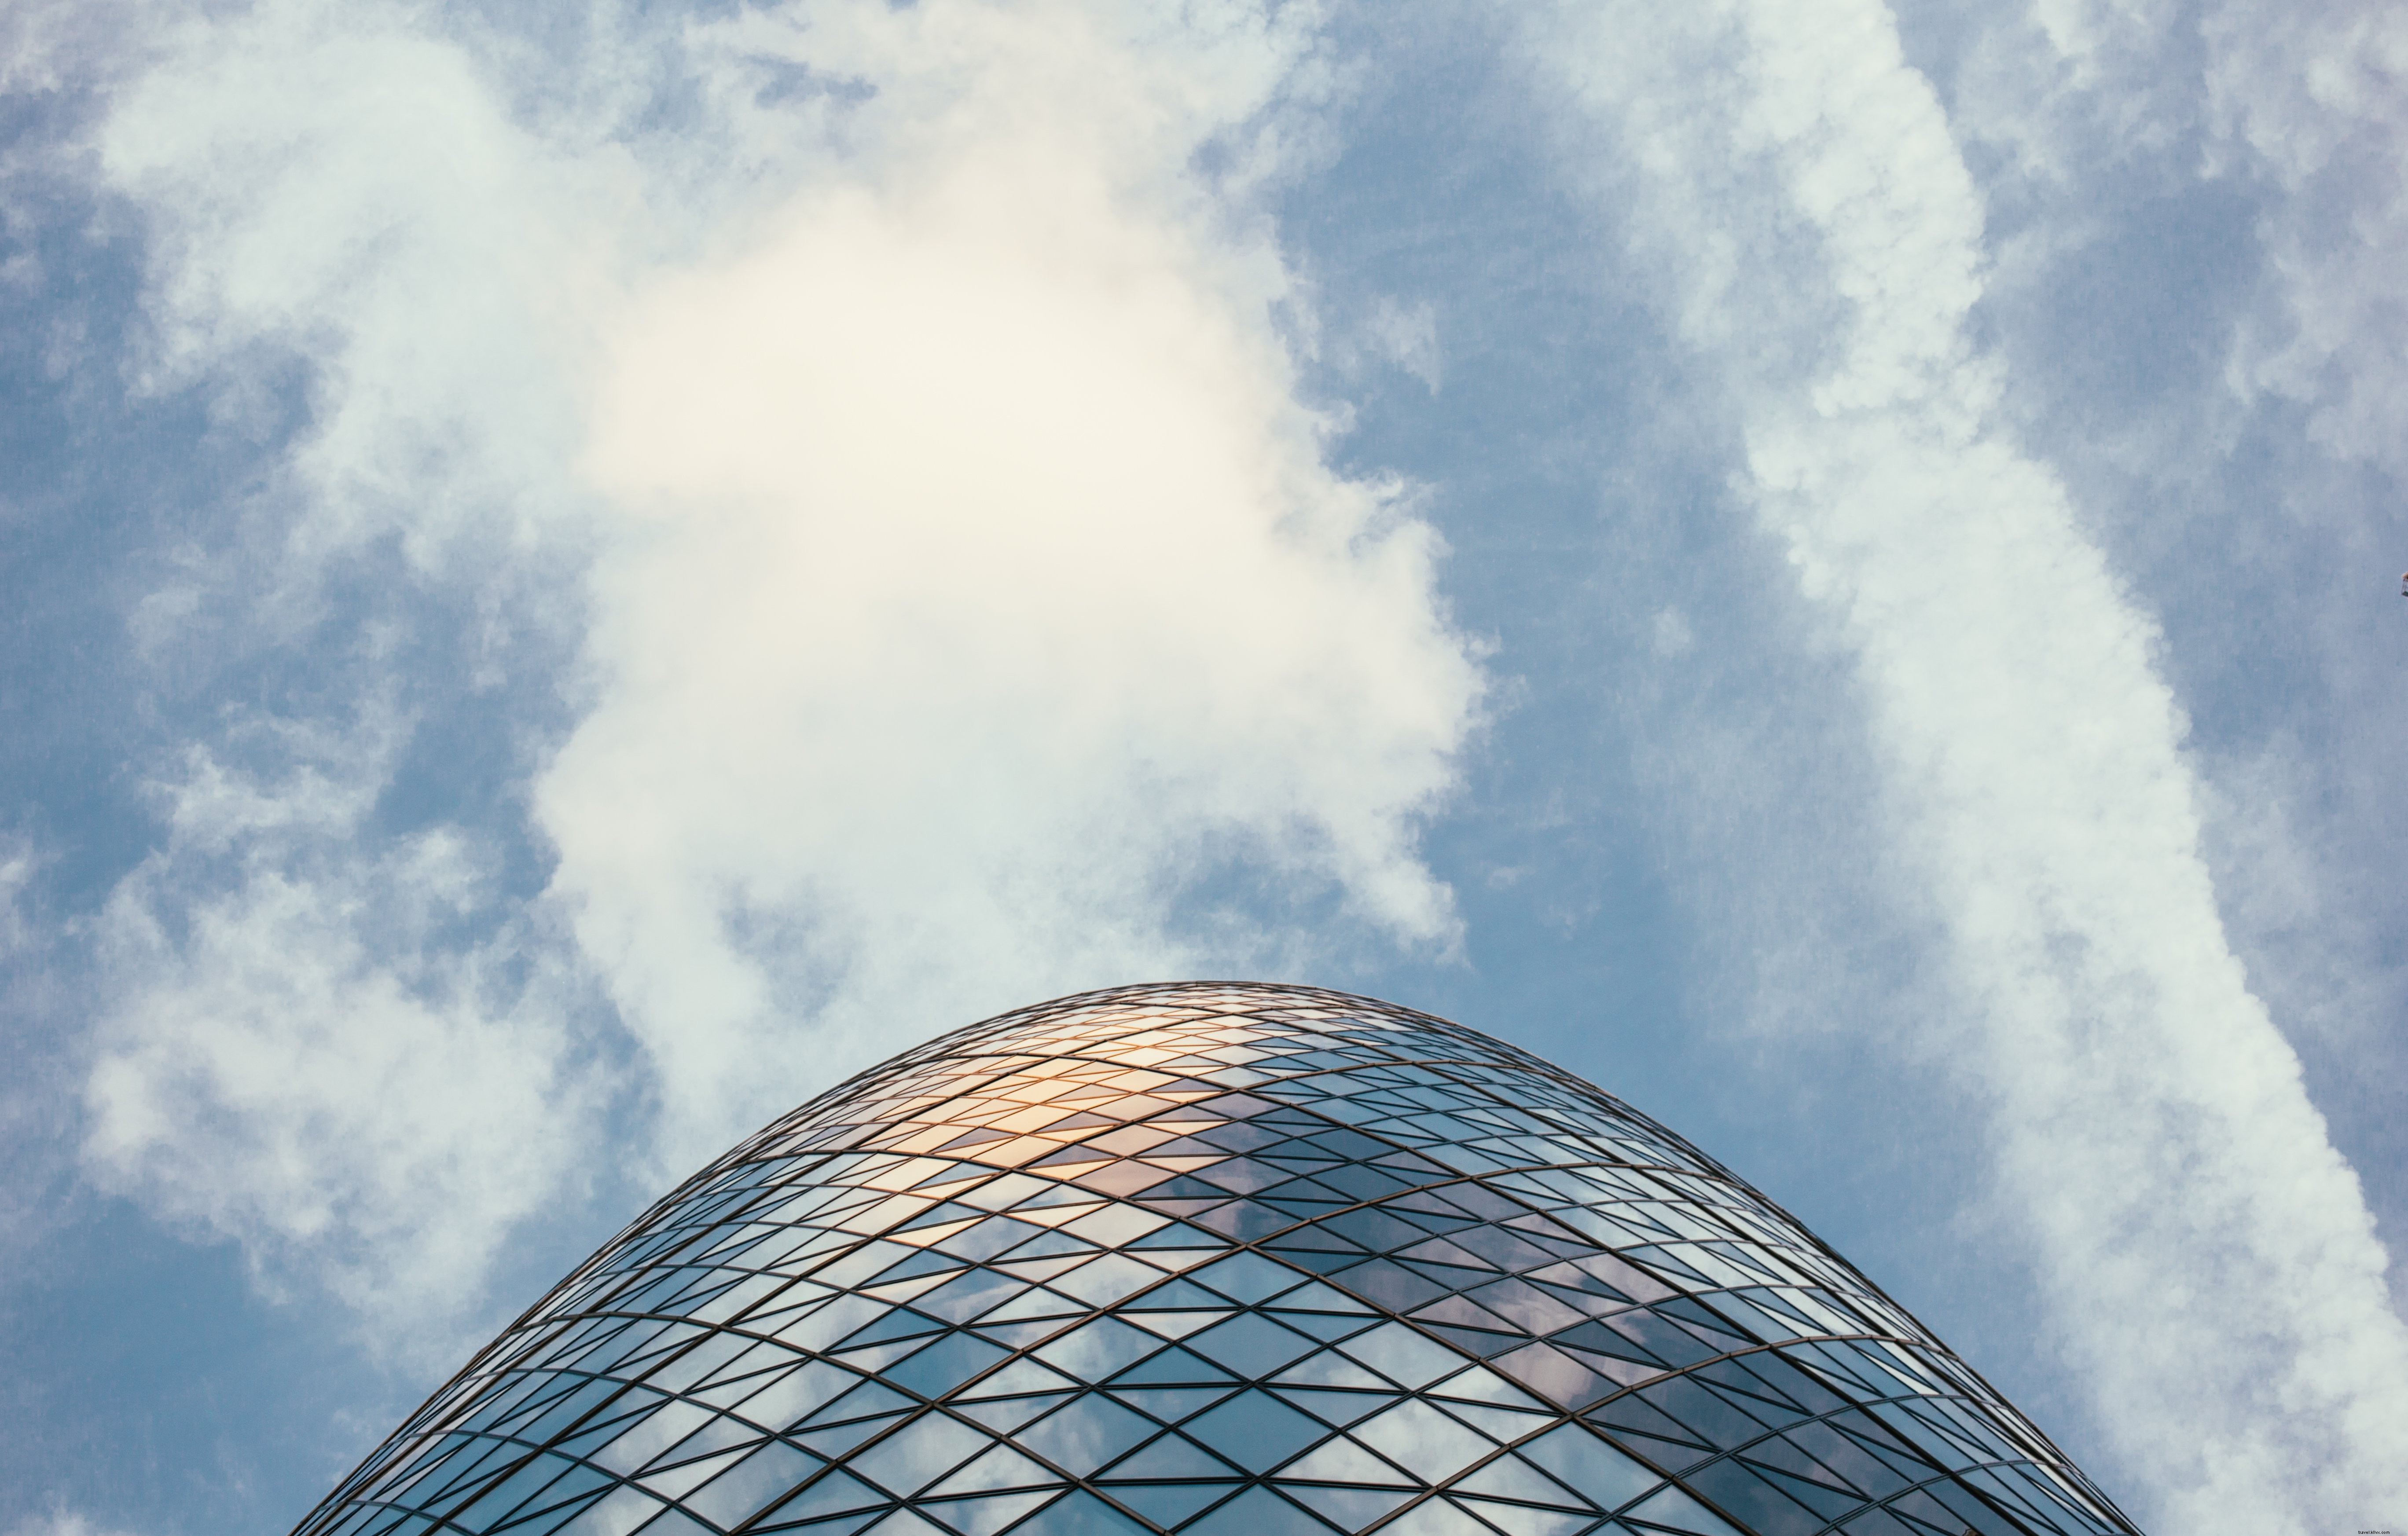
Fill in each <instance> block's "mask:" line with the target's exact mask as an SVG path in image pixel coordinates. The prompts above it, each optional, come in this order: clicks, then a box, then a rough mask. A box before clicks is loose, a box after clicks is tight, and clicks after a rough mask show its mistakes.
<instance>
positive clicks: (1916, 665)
mask: <svg viewBox="0 0 2408 1536" xmlns="http://www.w3.org/2000/svg"><path fill="white" fill-rule="evenodd" d="M1530 52H1531V56H1532V58H1533V60H1534V66H1535V67H1536V68H1537V69H1538V70H1539V71H1540V72H1541V74H1542V75H1543V76H1545V77H1548V78H1550V79H1552V81H1553V82H1554V84H1555V89H1557V90H1559V91H1560V92H1561V93H1563V96H1564V98H1565V100H1566V101H1567V104H1568V108H1570V110H1571V111H1573V112H1574V113H1576V114H1577V122H1578V124H1579V125H1578V126H1576V127H1574V128H1571V129H1570V130H1569V131H1568V144H1569V149H1568V154H1569V155H1570V164H1571V165H1573V167H1574V169H1573V172H1572V174H1574V175H1575V176H1576V177H1580V178H1581V179H1584V180H1586V182H1587V183H1588V184H1589V185H1591V186H1592V187H1594V188H1596V189H1597V190H1598V194H1599V195H1600V196H1602V197H1605V198H1608V199H1612V200H1613V201H1614V202H1615V203H1616V204H1617V205H1618V206H1619V207H1620V208H1622V209H1623V211H1624V215H1625V217H1626V218H1627V231H1628V238H1629V240H1630V241H1631V243H1632V245H1633V247H1634V248H1635V249H1636V250H1637V251H1639V253H1640V258H1641V261H1642V262H1645V263H1647V264H1649V265H1650V266H1652V269H1653V270H1654V271H1655V272H1656V274H1657V281H1658V282H1659V283H1660V284H1661V293H1662V302H1663V303H1664V304H1665V306H1666V307H1667V309H1669V311H1670V313H1671V314H1672V315H1673V316H1674V317H1675V319H1676V323H1677V324H1678V326H1679V330H1680V333H1681V334H1682V335H1683V337H1684V338H1685V339H1686V340H1687V341H1688V343H1689V344H1690V345H1691V346H1692V347H1693V348H1694V349H1695V351H1696V353H1697V355H1698V356H1699V360H1700V363H1701V365H1702V366H1706V367H1708V368H1711V369H1713V372H1714V377H1715V380H1716V382H1717V384H1718V385H1719V387H1720V388H1721V389H1722V390H1723V391H1725V392H1726V393H1727V397H1728V398H1729V399H1730V400H1731V402H1732V409H1734V411H1735V412H1736V417H1737V422H1738V427H1739V430H1740V432H1741V434H1742V438H1743V440H1744V445H1745V455H1746V481H1745V494H1746V495H1748V497H1749V498H1750V499H1751V500H1752V501H1753V503H1754V505H1755V507H1756V512H1757V516H1758V517H1759V519H1760V520H1761V522H1762V523H1763V524H1764V525H1765V526H1766V527H1767V528H1768V530H1770V531H1771V532H1773V533H1774V534H1776V535H1777V536H1778V537H1779V538H1782V539H1783V540H1784V541H1785V544H1786V546H1787V548H1788V550H1789V553H1790V559H1791V561H1792V563H1793V565H1794V566H1795V567H1796V568H1797V571H1798V575H1799V581H1800V583H1801V585H1802V586H1803V588H1804V590H1805V592H1806V593H1807V595H1808V596H1810V597H1811V598H1813V599H1814V600H1816V601H1817V602H1818V603H1820V604H1822V605H1825V606H1827V607H1828V608H1829V609H1830V610H1832V611H1834V612H1835V614H1836V615H1838V616H1839V618H1840V619H1841V621H1842V625H1843V631H1844V634H1845V635H1846V637H1847V639H1848V640H1849V642H1850V644H1851V646H1852V649H1853V650H1854V653H1855V654H1856V660H1857V667H1858V672H1859V679H1860V682H1861V686H1862V689H1863V693H1864V696H1865V698H1866V701H1867V708H1868V711H1869V717H1870V719H1869V724H1870V728H1871V731H1872V733H1873V737H1874V741H1875V745H1876V749H1877V751H1878V752H1879V754H1880V755H1881V757H1882V759H1883V760H1884V763H1885V772H1886V777H1887V780H1888V785H1889V790H1888V792H1889V795H1890V796H1891V797H1892V802H1893V806H1894V811H1895V813H1896V815H1897V817H1898V818H1899V825H1901V827H1902V829H1903V831H1902V835H1903V837H1904V839H1905V840H1906V846H1907V849H1908V852H1909V855H1910V859H1911V861H1912V863H1913V865H1914V866H1915V867H1916V868H1917V869H1918V872H1919V877H1920V878H1919V883H1920V884H1921V885H1922V886H1923V888H1924V890H1925V892H1926V895H1927V898H1928V901H1929V902H1930V903H1931V904H1932V905H1933V907H1934V908H1935V909H1936V912H1937V913H1938V915H1939V916H1940V918H1941V920H1942V923H1943V924H1944V926H1945V927H1946V930H1947V933H1948V937H1949V942H1950V947H1951V951H1952V963H1951V970H1952V973H1953V977H1954V981H1955V983H1956V986H1957V990H1958V994H1959V998H1960V999H1961V1001H1960V1004H1959V1006H1958V1008H1957V1009H1956V1010H1954V1011H1953V1013H1954V1016H1955V1017H1956V1018H1957V1019H1958V1020H1960V1021H1961V1025H1960V1026H1957V1027H1953V1028H1943V1032H1942V1033H1941V1034H1940V1035H1938V1036H1937V1037H1935V1038H1933V1039H1930V1040H1928V1041H1925V1042H1924V1044H1925V1047H1926V1048H1927V1049H1928V1050H1931V1051H1933V1052H1935V1053H1937V1054H1939V1055H1942V1057H1943V1058H1944V1059H1946V1060H1947V1061H1948V1062H1949V1063H1950V1064H1951V1065H1952V1066H1953V1067H1954V1068H1955V1069H1956V1070H1957V1073H1958V1074H1959V1078H1960V1081H1961V1082H1962V1083H1963V1084H1965V1085H1966V1086H1967V1087H1968V1088H1969V1089H1971V1091H1973V1092H1974V1093H1975V1094H1977V1095H1978V1096H1979V1097H1980V1098H1983V1099H1985V1100H1986V1101H1987V1102H1988V1103H1989V1104H1990V1106H1991V1109H1992V1115H1993V1125H1994V1131H1993V1135H1994V1139H1995V1146H1996V1157H1997V1166H1996V1184H1997V1192H1998V1198H1999V1199H2000V1201H2001V1202H2002V1204H2003V1205H2004V1207H2005V1208H2006V1209H2007V1210H2008V1211H2010V1212H2011V1213H2012V1214H2013V1216H2014V1219H2015V1220H2016V1221H2017V1222H2018V1223H2019V1224H2020V1226H2021V1227H2023V1228H2024V1230H2025V1231H2026V1232H2028V1237H2029V1241H2030V1242H2031V1245H2032V1269H2033V1271H2034V1274H2035V1278H2036V1279H2037V1280H2038V1282H2039V1284H2040V1285H2042V1288H2043V1289H2044V1290H2045V1291H2046V1292H2047V1293H2048V1294H2049V1297H2050V1313H2051V1314H2052V1319H2053V1321H2054V1324H2055V1326H2056V1328H2057V1341H2056V1342H2057V1346H2058V1347H2059V1348H2062V1349H2064V1350H2066V1351H2067V1352H2068V1353H2069V1355H2070V1356H2071V1357H2072V1358H2073V1359H2075V1360H2077V1361H2079V1362H2080V1364H2079V1367H2078V1369H2079V1370H2080V1371H2081V1372H2082V1374H2083V1375H2084V1376H2085V1378H2086V1379H2087V1381H2088V1383H2089V1385H2090V1386H2091V1390H2092V1392H2093V1394H2094V1396H2095V1400H2096V1411H2097V1413H2098V1415H2099V1418H2100V1423H2101V1425H2102V1426H2103V1427H2104V1431H2105V1433H2106V1435H2107V1436H2108V1437H2109V1439H2110V1440H2111V1442H2112V1443H2114V1444H2116V1446H2117V1447H2118V1449H2119V1450H2120V1451H2121V1453H2122V1454H2123V1456H2124V1457H2126V1458H2128V1462H2129V1464H2130V1466H2131V1467H2132V1468H2133V1469H2134V1470H2135V1472H2136V1474H2137V1475H2139V1476H2141V1477H2143V1478H2145V1479H2146V1482H2147V1484H2148V1485H2149V1486H2151V1487H2152V1488H2153V1491H2154V1494H2155V1497H2156V1502H2157V1511H2156V1512H2155V1513H2157V1515H2158V1516H2159V1517H2160V1518H2161V1519H2163V1520H2164V1521H2165V1522H2166V1523H2167V1524H2169V1525H2172V1526H2176V1527H2179V1528H2182V1529H2223V1530H2232V1531H2235V1532H2239V1531H2244V1530H2292V1529H2296V1530H2302V1531H2304V1530H2309V1529H2319V1528H2320V1527H2321V1526H2324V1525H2329V1524H2331V1523H2333V1522H2335V1521H2345V1520H2348V1519H2352V1518H2358V1517H2359V1516H2360V1515H2361V1514H2362V1512H2364V1511H2368V1510H2373V1509H2383V1508H2390V1507H2395V1506H2396V1505H2398V1504H2399V1503H2401V1500H2402V1499H2403V1496H2408V1485H2403V1484H2402V1483H2401V1481H2400V1478H2401V1468H2400V1464H2399V1461H2398V1457H2397V1455H2396V1448H2397V1446H2398V1445H2399V1444H2400V1443H2401V1435H2402V1434H2403V1432H2408V1329H2403V1328H2402V1327H2401V1321H2400V1319H2399V1317H2398V1315H2397V1314H2396V1313H2394V1312H2393V1310H2392V1309H2391V1306H2390V1303H2389V1298H2388V1295H2387V1293H2386V1287H2385V1281H2384V1270H2385V1267H2386V1255H2385V1253H2384V1251H2383V1248H2382V1247H2381V1245H2380V1244H2379V1243H2378V1242H2376V1241H2375V1238H2374V1234H2373V1230H2372V1220H2371V1218H2370V1216H2369V1214H2368V1212H2367V1208H2366V1205H2365V1202H2364V1200H2363V1199H2362V1197H2361V1193H2360V1191H2359V1188H2358V1182H2357V1178H2356V1175H2355V1174H2354V1172H2353V1171H2352V1170H2350V1169H2349V1167H2348V1165H2347V1164H2346V1163H2344V1162H2343V1160H2342V1158H2341V1157H2340V1156H2338V1154H2336V1153H2335V1152H2334V1150H2333V1148H2332V1146H2331V1144H2330V1142H2329V1139H2328V1137H2327V1135H2326V1128H2325V1126H2324V1123H2323V1121H2322V1119H2321V1118H2320V1116H2319V1115H2318V1114H2317V1113H2316V1112H2315V1109H2314V1108H2313V1106H2311V1105H2310V1103H2309V1102H2308V1099H2307V1097H2306V1094H2305V1092H2304V1090H2303V1088H2302V1086H2301V1083H2300V1069H2299V1065H2298V1061H2297V1058H2296V1057H2295V1056H2294V1055H2292V1052H2291V1050H2290V1047H2289V1046H2288V1045H2287V1044H2286V1042H2285V1041H2284V1040H2283V1038H2282V1036H2281V1035H2280V1034H2279V1033H2278V1032H2277V1031H2276V1030H2275V1028H2274V1027H2273V1026H2272V1023H2271V1022H2270V1020H2269V1019H2268V1017H2267V1014H2266V1012H2265V1010H2264V1008H2263V1007H2262V1005H2261V1004H2260V1003H2259V1002H2258V1000H2257V998H2255V997H2253V996H2252V995H2251V993H2250V991H2249V988H2248V985H2247V981H2246V977H2245V976H2244V974H2243V969H2242V967H2241V965H2240V963H2239V962H2238V961H2237V960H2236V959H2235V958H2234V956H2233V955H2232V953H2231V951H2230V948H2229V944H2228V943H2227V941H2226V939H2225V936H2224V932H2223V926H2222V918H2221V915H2220V913H2219V912H2218V910H2217V907H2216V903H2215V897H2214V889H2213V887H2212V883H2211V881H2210V878H2209V874H2208V870H2207V868H2206V867H2205V865H2204V863H2203V861H2202V859H2201V857H2200V807H2199V792H2198V787H2197V784H2196V782H2195V780H2194V777H2193V773H2192V770H2191V768H2190V766H2189V765H2188V764H2187V763H2186V760H2185V757H2184V755H2183V751H2182V747H2183V740H2184V736H2185V733H2186V721H2185V720H2184V718H2183V715H2182V712H2181V711H2180V710H2179V709H2178V707H2177V706H2176V705H2175V703H2174V700H2173V697H2172V696H2171V691H2170V690H2169V689H2168V687H2167V686H2166V684H2165V683H2164V682H2163V681H2162V680H2161V679H2160V677H2159V676H2158V675H2157V671H2156V669H2155V668H2154V665H2153V660H2152V648H2153V646H2154V645H2155V644H2156V640H2157V636H2156V631H2155V628H2154V625H2153V624H2152V623H2151V622H2150V620H2149V619H2148V617H2147V616H2146V615H2145V614H2144V613H2143V612H2141V611H2139V610H2136V608H2135V607H2134V605H2133V604H2132V603H2131V602H2130V600H2129V599H2128V596H2127V594H2126V593H2125V592H2124V591H2123V590H2122V589H2121V588H2120V586H2119V584H2118V582H2117V581H2116V580H2115V579H2114V576H2113V575H2112V574H2111V572H2110V571H2109V570H2108V569H2107V567H2106V562H2105V560H2104V558H2103V557H2102V555H2101V553H2100V551H2099V549H2098V548H2097V547H2096V545H2095V544H2094V543H2093V542H2092V541H2091V540H2089V539H2088V538H2085V535H2084V533H2083V531H2082V530H2081V528H2080V527H2079V525H2078V524H2077V520H2076V516H2075V511H2074V509H2073V508H2072V506H2071V504H2070V501H2069V498H2068V496H2067V495H2066V493H2065V491H2064V488H2063V486H2062V485H2061V483H2060V482H2059V481H2057V478H2056V476H2055V475H2054V474H2052V473H2051V471H2050V470H2049V468H2048V467H2046V466H2045V465H2044V464H2042V463H2040V462H2038V461H2036V460H2035V459H2033V458H2032V457H2031V456H2030V455H2029V454H2028V453H2027V452H2025V451H2024V450H2023V449H2022V448H2021V447H2020V445H2019V444H2018V442H2017V440H2016V437H2015V434H2014V431H2013V430H2012V427H2011V423H2009V422H2008V421H2007V420H2006V419H2004V417H2003V415H2002V413H2001V411H2000V377H1999V374H1998V364H1997V362H1996V360H1995V359H1993V358H1990V357H1987V356H1985V355H1984V353H1983V352H1981V350H1980V349H1979V348H1978V347H1977V346H1976V345H1975V343H1974V341H1973V338H1972V337H1973V328H1972V325H1971V314H1972V310H1973V307H1974V306H1975V304H1976V303H1977V302H1978V301H1979V299H1980V298H1981V296H1982V293H1983V283H1984V278H1985V273H1984V265H1985V262H1984V251H1983V243H1982V242H1983V225H1984V209H1983V207H1982V203H1981V200H1980V198H1979V196H1978V195H1977V194H1976V192H1975V190H1974V187H1973V185H1972V182H1971V178H1970V176H1969V175H1968V173H1967V172H1966V170H1965V168H1964V165H1963V162H1962V159H1961V156H1960V153H1959V151H1958V150H1957V145H1956V143H1955V142H1954V140H1953V138H1952V136H1951V134H1950V130H1949V125H1948V123H1947V121H1946V119H1945V117H1944V115H1943V113H1942V110H1941V108H1940V105H1939V103H1938V101H1937V99H1936V97H1935V95H1934V93H1933V92H1932V90H1931V88H1930V87H1929V85H1928V83H1927V82H1926V81H1925V79H1923V78H1922V77H1921V76H1920V75H1919V74H1917V73H1916V72H1915V71H1914V70H1913V69H1911V68H1910V67H1908V66H1907V65H1906V63H1905V61H1904V58H1903V56H1902V53H1901V50H1900V45H1899V38H1898V36H1897V32H1896V29H1895V25H1894V22H1893V21H1892V19H1891V17H1890V16H1889V14H1888V13H1887V12H1886V11H1885V10H1884V9H1883V8H1882V7H1879V6H1876V5H1871V4H1855V3H1852V0H1838V3H1834V4H1829V5H1824V6H1818V7H1809V8H1806V9H1799V8H1797V7H1779V6H1754V5H1747V4H1734V5H1727V6H1721V7H1711V8H1709V9H1707V10H1705V11H1703V12H1700V13H1699V14H1698V15H1696V16H1695V17H1693V18H1691V19H1689V20H1687V21H1685V22H1682V23H1679V24H1670V23H1668V22H1666V20H1665V19H1664V18H1663V17H1661V16H1657V15H1647V16H1642V15H1641V14H1639V13H1638V12H1636V11H1630V10H1627V9H1623V8H1618V7H1607V8H1605V9H1603V10H1594V9H1590V8H1588V7H1584V8H1583V10H1582V11H1581V12H1580V13H1577V14H1573V13H1564V14H1561V15H1558V16H1557V17H1555V18H1552V19H1551V20H1550V21H1549V22H1548V23H1547V24H1546V25H1545V27H1544V28H1543V29H1537V30H1534V33H1533V37H1532V46H1531V49H1530ZM2333 430H2335V431H2341V430H2343V429H2342V428H2340V427H2335V428H2334V429H2333Z"/></svg>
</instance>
